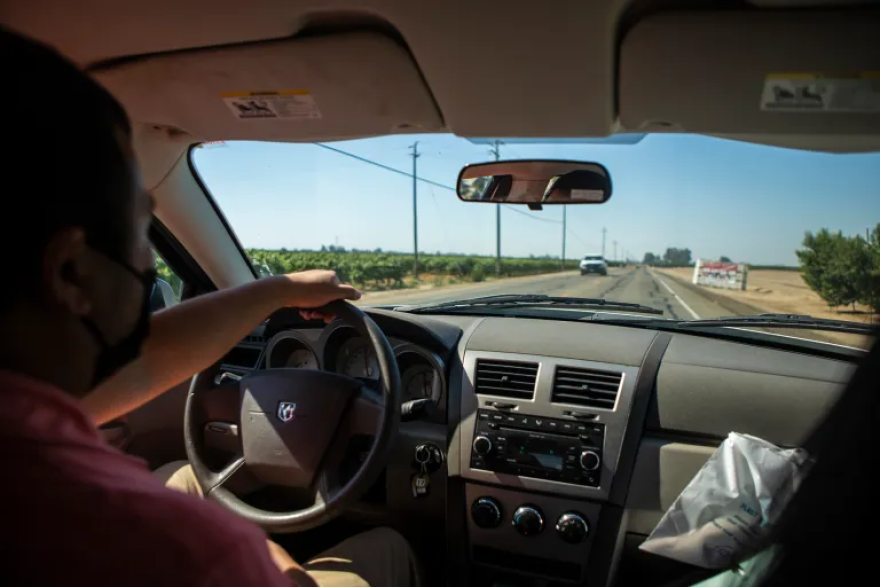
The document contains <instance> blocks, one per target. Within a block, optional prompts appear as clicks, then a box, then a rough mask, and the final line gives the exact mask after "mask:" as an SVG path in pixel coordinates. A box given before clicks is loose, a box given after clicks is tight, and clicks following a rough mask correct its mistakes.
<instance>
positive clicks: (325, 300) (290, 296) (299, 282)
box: [270, 269, 361, 322]
mask: <svg viewBox="0 0 880 587" xmlns="http://www.w3.org/2000/svg"><path fill="white" fill-rule="evenodd" d="M270 279H275V280H276V281H277V283H278V285H279V287H283V288H285V293H282V294H281V296H280V299H282V300H284V304H283V305H285V306H287V307H292V308H300V314H301V315H302V317H303V318H304V319H306V320H324V321H325V322H331V321H332V320H333V319H334V318H335V316H332V315H330V314H328V313H327V312H321V311H318V310H314V309H313V308H320V307H322V306H325V305H327V304H329V303H330V302H333V301H335V300H359V299H360V298H361V292H360V291H358V290H357V289H355V288H354V287H353V286H351V285H348V284H344V283H342V282H341V281H340V280H339V277H338V276H337V275H336V272H335V271H330V270H326V269H313V270H311V271H301V272H299V273H288V274H287V275H278V276H275V277H272V278H270ZM287 292H289V293H287Z"/></svg>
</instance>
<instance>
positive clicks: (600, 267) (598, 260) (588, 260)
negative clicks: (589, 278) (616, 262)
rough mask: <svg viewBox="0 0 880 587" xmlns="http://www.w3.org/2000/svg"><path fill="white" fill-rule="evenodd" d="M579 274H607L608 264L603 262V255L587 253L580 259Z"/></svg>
mask: <svg viewBox="0 0 880 587" xmlns="http://www.w3.org/2000/svg"><path fill="white" fill-rule="evenodd" d="M580 266H581V275H586V274H587V273H598V274H599V275H608V265H606V264H605V257H603V256H602V255H587V256H586V257H584V258H583V259H581V265H580Z"/></svg>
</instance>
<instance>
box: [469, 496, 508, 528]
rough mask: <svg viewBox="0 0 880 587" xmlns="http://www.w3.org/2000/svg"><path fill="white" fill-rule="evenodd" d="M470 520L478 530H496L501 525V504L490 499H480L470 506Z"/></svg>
mask: <svg viewBox="0 0 880 587" xmlns="http://www.w3.org/2000/svg"><path fill="white" fill-rule="evenodd" d="M471 519H472V520H473V521H474V524H476V525H477V526H479V527H480V528H487V529H488V528H497V527H498V524H500V523H501V504H499V503H498V502H497V501H496V500H494V499H492V498H491V497H481V498H479V499H477V501H475V502H474V503H473V505H472V506H471Z"/></svg>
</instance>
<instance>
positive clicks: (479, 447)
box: [474, 435, 492, 456]
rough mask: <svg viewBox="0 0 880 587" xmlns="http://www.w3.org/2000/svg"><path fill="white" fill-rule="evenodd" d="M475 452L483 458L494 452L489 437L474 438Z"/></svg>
mask: <svg viewBox="0 0 880 587" xmlns="http://www.w3.org/2000/svg"><path fill="white" fill-rule="evenodd" d="M474 452H475V453H477V454H478V455H482V456H485V455H487V454H489V453H490V452H492V441H491V440H489V437H488V436H485V435H480V436H477V437H476V438H474Z"/></svg>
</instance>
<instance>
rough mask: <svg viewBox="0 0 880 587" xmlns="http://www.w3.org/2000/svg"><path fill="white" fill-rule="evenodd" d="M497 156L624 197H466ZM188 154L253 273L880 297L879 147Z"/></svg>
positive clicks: (671, 138) (388, 292)
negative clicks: (574, 170) (604, 175)
mask: <svg viewBox="0 0 880 587" xmlns="http://www.w3.org/2000/svg"><path fill="white" fill-rule="evenodd" d="M414 155H416V156H415V157H414ZM496 156H497V157H500V158H501V159H526V158H528V159H531V158H536V159H557V160H577V161H588V162H589V161H593V162H597V163H600V164H602V165H604V166H605V167H606V168H607V169H608V171H609V172H610V175H611V177H612V179H613V196H612V197H611V199H610V200H609V201H607V202H606V203H604V204H601V205H587V206H578V205H568V206H546V207H545V208H544V209H543V210H541V211H531V210H529V209H528V208H527V207H525V206H515V205H496V204H487V203H468V202H462V201H460V200H459V199H458V198H457V197H456V194H455V183H456V179H457V176H458V173H459V171H460V170H461V168H462V167H463V166H464V165H466V164H469V163H476V162H484V161H490V160H493V159H495V158H496ZM192 158H193V162H194V167H195V169H196V170H197V172H198V173H199V174H200V176H201V178H202V180H203V181H204V183H205V185H206V186H207V188H208V190H209V191H210V193H211V195H212V196H213V198H214V199H215V201H216V202H217V204H218V205H219V207H220V208H221V210H222V211H223V213H224V215H225V216H226V218H227V220H228V221H229V224H230V226H231V227H232V229H233V231H234V232H235V233H236V235H237V237H238V239H239V240H240V242H241V243H242V245H243V246H244V247H245V248H246V249H247V254H248V255H249V257H250V260H251V261H252V262H253V264H254V266H255V268H256V269H257V271H258V273H259V274H260V275H266V274H270V273H283V272H292V271H301V270H305V269H313V268H330V269H335V270H336V271H337V272H338V273H339V275H340V277H341V278H342V279H344V280H346V281H350V282H353V283H354V284H356V285H357V286H358V287H359V288H361V289H362V290H363V291H364V292H365V296H364V298H363V301H362V303H364V304H368V305H416V304H419V305H421V304H431V303H439V302H448V301H452V300H458V299H463V298H474V297H480V296H495V295H502V294H532V293H540V294H547V295H550V296H559V297H569V296H575V297H589V298H596V297H599V298H606V299H608V300H612V301H615V302H630V303H637V304H641V305H645V306H650V307H652V308H656V309H658V310H662V312H663V315H664V316H665V317H668V318H674V319H682V320H693V319H706V318H716V317H719V316H741V315H754V314H760V313H768V312H769V313H785V314H809V315H812V316H815V317H820V318H834V319H843V320H848V321H855V322H860V323H865V322H871V321H872V320H873V319H874V318H875V312H876V310H877V308H878V306H880V225H878V221H880V198H878V197H877V196H878V194H877V186H878V185H880V154H843V155H841V154H823V153H812V152H804V151H795V150H787V149H780V148H775V147H766V146H759V145H753V144H747V143H741V142H735V141H727V140H722V139H714V138H708V137H702V136H693V135H671V134H669V135H648V136H647V137H645V138H644V139H642V140H641V141H639V142H638V143H637V144H579V143H577V142H571V141H566V142H549V143H535V142H531V141H524V142H519V141H513V140H508V141H477V140H473V141H471V140H467V139H463V138H459V137H455V136H452V135H419V136H388V137H379V138H370V139H362V140H354V141H344V142H334V143H329V144H323V143H310V144H291V143H255V142H225V143H223V142H221V143H212V144H206V145H203V146H201V147H199V148H195V149H193V151H192ZM413 171H415V177H416V178H417V179H416V181H415V182H414V181H413ZM415 251H418V254H417V255H416V254H415ZM603 260H604V261H605V263H604V264H603V265H602V266H599V267H594V266H590V265H588V264H585V263H583V261H603ZM572 311H573V312H574V311H575V310H572ZM774 332H778V333H782V334H785V335H787V336H794V337H807V338H812V339H816V340H820V341H824V342H832V343H838V344H845V345H852V346H865V345H866V344H867V342H866V341H865V339H863V338H861V337H858V336H856V335H852V334H846V333H837V332H824V331H823V332H819V331H816V330H784V331H783V330H774Z"/></svg>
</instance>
